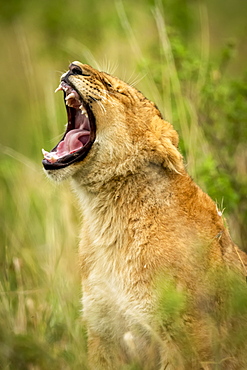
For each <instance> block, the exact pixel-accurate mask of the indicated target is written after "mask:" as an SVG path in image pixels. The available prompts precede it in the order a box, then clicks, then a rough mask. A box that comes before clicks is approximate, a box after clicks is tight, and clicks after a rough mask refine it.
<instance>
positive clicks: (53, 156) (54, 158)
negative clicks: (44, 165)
mask: <svg viewBox="0 0 247 370" xmlns="http://www.w3.org/2000/svg"><path fill="white" fill-rule="evenodd" d="M42 153H43V156H44V158H45V159H47V160H48V161H49V162H51V163H54V162H56V161H57V160H58V156H57V154H56V153H54V152H47V151H46V150H45V149H42Z"/></svg>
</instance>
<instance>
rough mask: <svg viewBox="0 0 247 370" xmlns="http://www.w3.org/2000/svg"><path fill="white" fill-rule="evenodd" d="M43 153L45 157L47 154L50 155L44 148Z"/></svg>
mask: <svg viewBox="0 0 247 370" xmlns="http://www.w3.org/2000/svg"><path fill="white" fill-rule="evenodd" d="M42 153H43V156H44V157H45V156H46V154H47V153H49V152H47V151H46V150H45V149H43V148H42Z"/></svg>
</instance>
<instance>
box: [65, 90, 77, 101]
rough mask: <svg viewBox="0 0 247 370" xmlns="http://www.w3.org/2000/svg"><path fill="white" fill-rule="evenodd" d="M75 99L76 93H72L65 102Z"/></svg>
mask: <svg viewBox="0 0 247 370" xmlns="http://www.w3.org/2000/svg"><path fill="white" fill-rule="evenodd" d="M75 97H76V96H75V93H73V92H71V93H70V94H69V95H67V96H66V98H65V100H69V99H75Z"/></svg>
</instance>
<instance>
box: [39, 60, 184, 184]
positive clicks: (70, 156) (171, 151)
mask: <svg viewBox="0 0 247 370" xmlns="http://www.w3.org/2000/svg"><path fill="white" fill-rule="evenodd" d="M58 90H62V91H63V93H64V100H65V104H66V110H67V115H68V123H67V128H66V131H65V133H64V136H63V138H62V140H61V141H60V142H59V143H58V144H57V145H56V147H55V148H53V149H52V150H51V151H50V152H46V151H45V150H43V154H44V160H43V165H44V168H45V170H46V171H47V173H48V175H49V176H51V177H52V178H54V179H55V180H61V179H63V178H67V177H69V176H79V177H80V179H81V181H82V182H83V181H84V183H85V184H86V183H89V182H90V181H93V182H97V181H107V180H108V179H110V178H112V177H114V176H124V175H126V174H129V173H135V172H136V171H140V169H141V168H142V167H143V166H146V165H148V164H149V163H155V164H160V165H161V166H163V167H165V168H167V169H169V170H171V171H177V172H179V171H180V170H182V166H183V164H182V158H181V155H180V153H179V152H178V150H177V145H178V136H177V133H176V131H175V130H174V129H173V128H172V126H171V124H169V123H168V122H166V121H164V120H163V119H162V118H161V114H160V112H159V110H158V109H157V107H156V106H155V105H154V104H153V103H152V102H150V101H149V100H147V99H146V98H145V97H144V96H143V95H142V94H141V93H140V92H139V91H137V90H136V89H135V88H133V87H131V86H129V85H128V84H126V83H124V82H123V81H120V80H119V79H117V78H115V77H112V76H110V75H109V74H107V73H104V72H99V71H97V70H95V69H93V68H92V67H90V66H88V65H86V64H81V63H79V62H73V63H72V64H71V65H70V66H69V71H68V72H66V73H65V74H63V75H62V77H61V83H60V85H59V87H58V88H57V90H56V91H58Z"/></svg>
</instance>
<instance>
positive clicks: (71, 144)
mask: <svg viewBox="0 0 247 370" xmlns="http://www.w3.org/2000/svg"><path fill="white" fill-rule="evenodd" d="M88 139H89V131H86V130H85V131H82V130H81V129H75V130H71V131H69V132H68V133H67V135H66V136H65V138H64V140H63V141H61V142H60V143H59V144H58V147H57V150H56V154H57V156H58V157H59V158H61V157H63V156H65V155H67V154H71V153H74V152H76V151H77V150H79V149H81V148H82V147H83V145H85V144H86V142H87V141H88Z"/></svg>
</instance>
